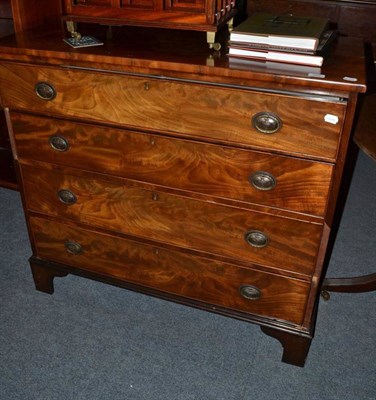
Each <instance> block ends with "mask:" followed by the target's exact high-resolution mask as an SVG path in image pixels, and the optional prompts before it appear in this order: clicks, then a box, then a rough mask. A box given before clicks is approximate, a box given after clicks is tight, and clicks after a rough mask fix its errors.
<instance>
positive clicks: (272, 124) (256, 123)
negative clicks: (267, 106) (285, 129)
mask: <svg viewBox="0 0 376 400" xmlns="http://www.w3.org/2000/svg"><path fill="white" fill-rule="evenodd" d="M252 126H253V127H254V128H255V129H256V130H257V131H259V132H261V133H268V134H271V133H276V132H278V131H279V130H280V129H281V128H282V120H281V118H279V116H278V115H277V114H274V113H271V112H267V111H262V112H259V113H257V114H255V115H254V116H253V117H252Z"/></svg>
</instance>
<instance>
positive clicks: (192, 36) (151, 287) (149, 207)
mask: <svg viewBox="0 0 376 400" xmlns="http://www.w3.org/2000/svg"><path fill="white" fill-rule="evenodd" d="M92 26H93V24H87V25H85V24H81V28H83V29H87V31H85V32H90V29H92ZM82 32H84V31H82ZM171 32H172V31H168V30H159V31H158V30H153V29H145V30H142V29H140V28H135V27H132V28H130V27H128V28H114V29H113V31H112V38H111V37H110V35H108V33H109V32H108V30H107V28H105V27H97V28H96V29H95V34H96V35H97V37H98V38H101V39H103V40H104V45H103V46H99V47H96V48H90V49H79V50H73V49H71V48H69V47H67V45H65V44H64V43H63V41H62V38H63V37H64V36H65V35H66V32H65V31H64V30H61V29H58V30H55V31H52V30H48V32H46V31H40V30H34V32H31V31H29V32H28V33H27V34H26V33H25V32H23V33H22V32H18V33H17V35H15V36H11V37H8V38H6V39H4V38H3V39H0V70H1V75H0V77H1V78H0V79H1V82H0V91H1V92H0V95H1V102H2V106H3V107H4V109H5V113H6V115H7V118H8V120H9V121H10V128H11V137H12V140H14V143H15V158H16V166H17V170H18V173H19V176H20V178H21V185H22V197H23V201H24V208H25V213H26V218H27V222H28V227H29V232H30V238H31V245H32V248H33V256H32V258H31V259H30V265H31V268H32V271H33V276H34V282H35V285H36V287H37V288H38V289H39V290H42V291H45V292H48V293H51V292H52V291H53V279H54V278H55V277H57V276H63V275H65V274H66V273H74V274H77V275H82V276H86V277H90V278H93V279H97V280H100V281H104V282H108V283H112V284H117V285H120V286H122V287H127V288H131V289H132V290H138V291H141V292H143V293H147V294H152V295H156V296H159V297H162V298H167V299H170V300H173V301H177V302H179V303H182V304H187V305H193V306H195V307H199V308H202V309H205V310H209V311H212V312H217V313H220V314H223V315H228V316H232V317H234V318H240V319H242V320H245V321H249V322H253V323H256V324H259V325H261V326H262V327H263V329H264V332H266V333H267V334H269V335H270V336H273V337H275V338H277V339H278V340H280V341H281V343H282V345H283V346H284V355H283V360H284V361H286V362H289V363H292V364H295V365H300V366H301V365H303V364H304V360H305V358H306V356H307V353H308V350H309V345H310V343H311V340H312V338H313V333H314V326H315V317H316V310H317V302H318V295H319V291H320V282H321V280H322V277H323V276H322V275H323V271H324V260H325V256H326V254H327V245H328V241H329V238H330V233H331V229H332V225H333V215H334V212H335V209H336V203H337V198H338V195H339V188H340V182H341V178H342V173H343V167H344V163H345V156H346V151H347V147H348V143H349V140H350V137H351V127H352V122H353V118H354V115H355V108H356V102H357V95H358V93H359V92H364V91H365V90H366V86H365V75H364V57H363V45H362V42H361V41H360V40H356V39H350V38H344V37H340V38H339V40H338V42H337V43H336V45H335V46H334V48H333V52H332V53H331V55H330V56H329V57H328V58H327V59H326V61H325V65H324V67H323V68H322V70H321V74H320V75H319V76H317V75H309V74H308V73H305V72H301V73H299V72H292V71H271V70H268V69H267V68H264V66H263V65H261V66H260V65H258V66H250V67H249V68H244V67H238V66H233V65H231V63H230V62H229V59H228V57H227V54H226V38H225V36H224V37H223V42H222V44H223V48H222V50H221V52H213V51H211V50H209V49H208V46H207V44H206V41H205V40H203V39H204V36H205V35H204V33H203V32H188V31H185V32H183V31H182V32H179V35H176V34H172V33H171ZM93 33H94V32H93ZM222 34H223V35H224V33H222ZM124 38H127V39H128V40H124ZM130 39H131V40H130ZM41 81H42V82H47V83H48V84H50V85H52V86H53V88H54V89H55V90H56V97H54V98H52V99H51V100H50V101H46V100H43V99H41V98H39V97H38V95H37V93H36V84H37V83H38V82H41ZM259 112H269V113H273V115H274V114H277V115H278V117H279V118H280V120H281V121H282V124H281V126H280V129H279V131H278V132H277V133H273V134H270V133H268V134H265V133H261V132H258V131H257V130H256V129H255V127H254V124H253V122H252V121H253V117H254V115H255V114H257V113H259ZM56 134H60V135H63V136H64V138H65V137H67V138H68V143H69V145H68V148H66V149H65V150H66V151H60V152H59V154H58V152H57V151H56V150H54V149H52V148H51V146H50V142H49V141H50V139H51V135H56ZM28 145H29V146H30V147H29V148H28ZM60 150H62V149H60ZM63 150H64V149H63ZM36 152H37V153H39V154H38V155H36V154H35V153H36ZM256 167H257V169H259V170H261V171H263V172H265V170H266V172H268V170H269V168H270V171H271V170H273V174H275V175H276V179H277V184H276V186H275V191H272V190H271V191H269V193H266V192H265V193H263V194H260V193H259V192H257V193H256V194H255V193H254V192H253V189H252V187H251V186H250V183H249V174H251V173H252V171H250V170H249V168H256ZM250 188H251V192H249V190H250ZM62 189H63V190H71V191H72V192H73V195H74V197H73V198H74V199H75V200H73V204H71V205H68V204H64V203H63V201H62V200H64V198H62V197H61V195H60V196H59V191H60V190H62ZM273 190H274V189H273ZM269 195H270V196H269ZM70 196H71V198H72V194H70ZM299 203H301V204H299ZM250 230H251V231H253V233H255V232H256V236H257V237H258V238H259V239H260V237H261V239H262V240H261V242H256V244H257V243H258V244H260V243H261V245H260V247H255V246H252V245H251V244H250V243H248V242H247V240H246V238H247V235H248V234H249V232H250ZM262 233H266V234H267V238H268V240H265V237H264V238H263V237H262V235H261V234H262ZM263 240H265V241H264V242H263ZM264 245H265V246H264ZM263 246H264V247H263ZM72 253H73V254H72ZM244 286H248V289H247V290H248V291H244ZM241 293H243V295H246V296H247V293H248V296H250V297H251V298H252V299H245V298H244V296H242V294H241Z"/></svg>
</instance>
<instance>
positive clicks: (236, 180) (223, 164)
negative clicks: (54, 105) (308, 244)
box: [12, 113, 333, 216]
mask: <svg viewBox="0 0 376 400" xmlns="http://www.w3.org/2000/svg"><path fill="white" fill-rule="evenodd" d="M12 123H13V131H14V134H15V139H16V145H17V151H18V157H19V158H21V159H22V158H24V159H31V160H39V161H45V162H50V163H54V164H60V165H67V166H72V167H77V168H83V169H86V170H91V171H97V172H104V173H108V174H114V175H117V176H122V177H125V178H129V179H134V180H140V181H144V182H150V183H156V184H159V185H163V186H170V187H173V188H178V189H183V190H188V191H194V192H197V193H204V194H208V195H212V196H217V197H222V198H229V199H234V200H240V201H245V202H250V203H258V204H262V205H267V206H271V207H277V208H283V209H287V210H293V211H298V212H303V213H308V214H313V215H319V216H323V215H324V212H325V207H326V201H327V196H328V191H329V186H330V182H331V175H332V170H333V166H332V165H330V164H325V163H320V162H312V161H308V160H301V159H294V158H290V157H284V156H275V155H271V154H267V153H260V152H255V151H250V150H242V149H236V148H232V147H223V146H219V145H211V144H204V143H197V142H192V141H188V140H182V139H174V138H168V137H161V136H157V135H149V134H142V133H136V132H132V131H127V130H120V129H111V128H103V127H100V126H96V125H87V124H76V123H72V122H68V121H63V120H54V119H50V118H41V117H36V116H30V115H25V114H18V113H14V114H13V115H12ZM55 136H61V137H63V138H64V139H66V140H67V142H68V150H67V151H64V152H61V151H57V150H54V149H53V147H51V145H50V144H49V140H50V138H52V137H55ZM260 172H262V173H265V172H266V173H267V174H271V175H272V177H274V179H275V182H276V185H275V187H273V188H272V189H270V190H260V189H258V188H256V187H255V186H254V185H253V184H251V182H250V177H251V176H253V175H254V174H256V173H260Z"/></svg>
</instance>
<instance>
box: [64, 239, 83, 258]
mask: <svg viewBox="0 0 376 400" xmlns="http://www.w3.org/2000/svg"><path fill="white" fill-rule="evenodd" d="M64 247H65V250H66V251H67V253H69V254H73V255H78V254H82V253H83V251H84V250H83V248H82V246H81V245H80V244H79V243H77V242H73V241H71V240H68V241H67V242H65V243H64Z"/></svg>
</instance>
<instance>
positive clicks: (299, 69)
mask: <svg viewBox="0 0 376 400" xmlns="http://www.w3.org/2000/svg"><path fill="white" fill-rule="evenodd" d="M229 67H230V68H236V69H241V70H243V71H250V70H252V71H257V72H265V73H268V74H270V73H272V74H278V75H289V76H304V77H307V76H308V77H312V78H325V76H324V75H322V73H321V68H320V67H315V66H309V65H298V64H284V63H280V62H273V61H260V60H250V59H247V58H238V57H230V58H229Z"/></svg>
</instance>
